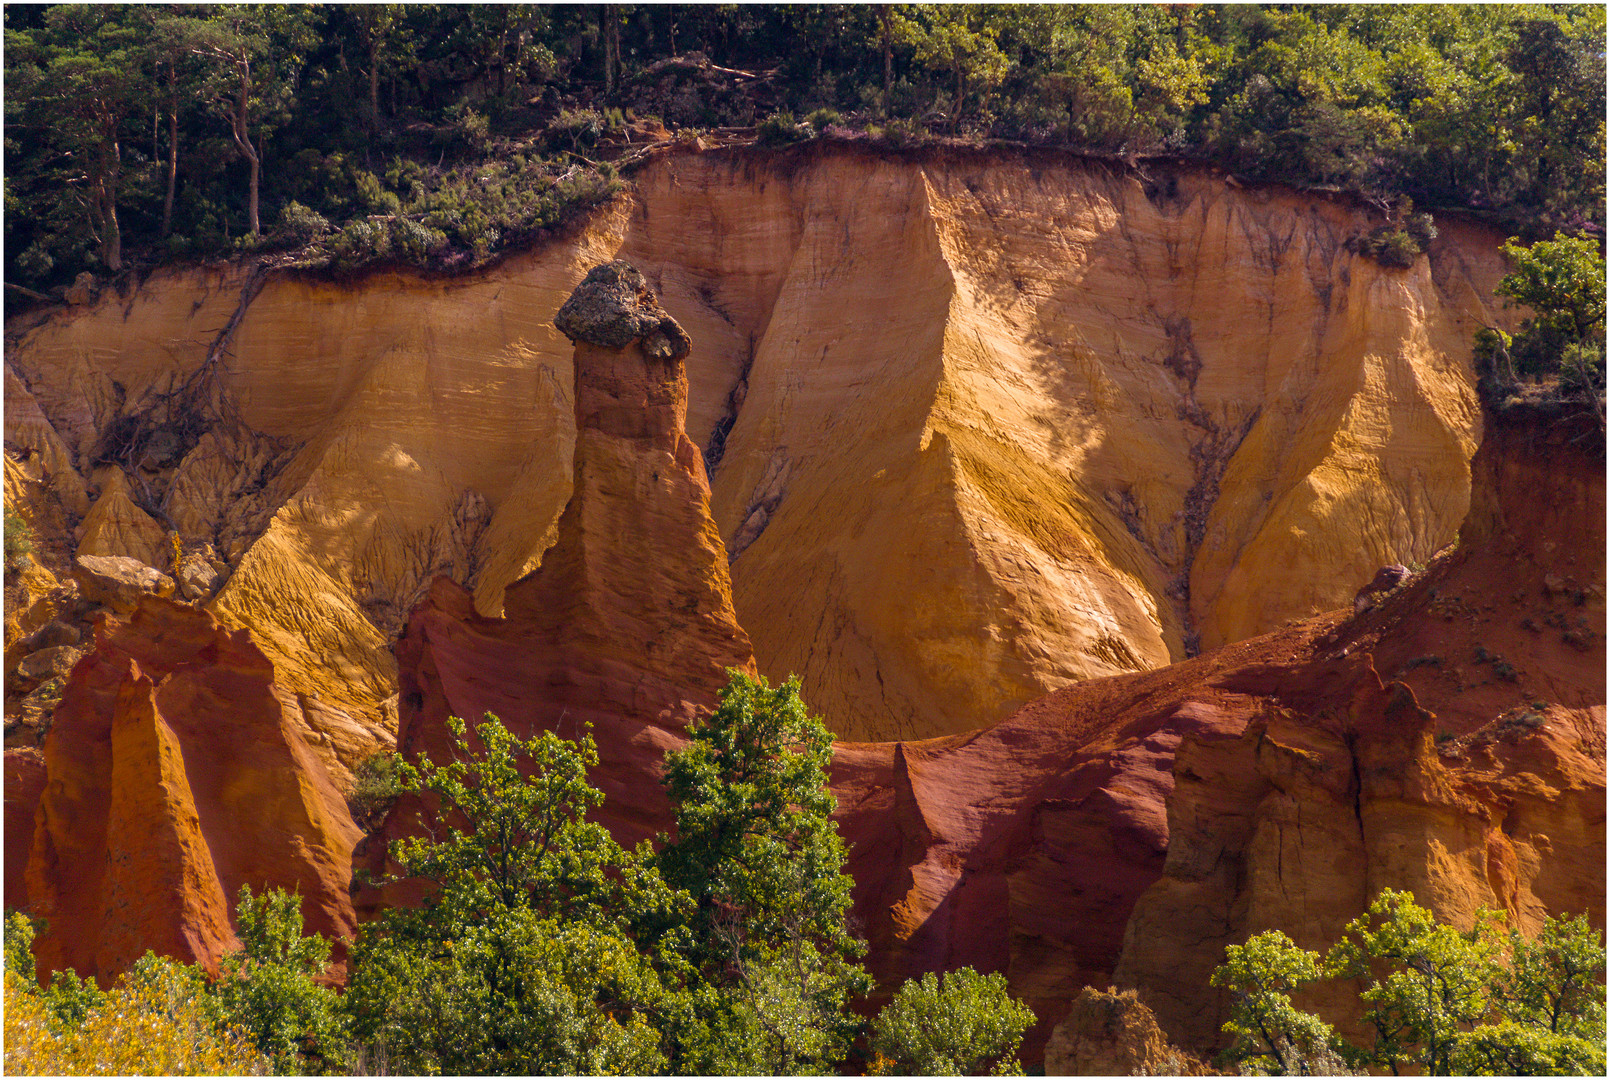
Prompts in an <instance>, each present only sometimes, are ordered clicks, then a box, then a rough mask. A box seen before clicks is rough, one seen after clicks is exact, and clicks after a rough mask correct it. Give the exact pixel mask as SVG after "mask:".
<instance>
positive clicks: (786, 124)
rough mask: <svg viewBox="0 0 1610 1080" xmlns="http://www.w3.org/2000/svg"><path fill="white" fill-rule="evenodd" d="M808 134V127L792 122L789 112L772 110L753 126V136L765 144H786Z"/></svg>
mask: <svg viewBox="0 0 1610 1080" xmlns="http://www.w3.org/2000/svg"><path fill="white" fill-rule="evenodd" d="M808 135H809V131H808V129H806V128H804V127H803V126H802V125H800V124H796V123H795V122H794V114H793V113H791V112H787V111H783V112H774V113H772V114H771V115H770V116H768V117H766V119H764V120H762V121H761V122H760V123H759V124H758V125H756V127H755V138H757V139H759V140H760V141H761V142H762V143H764V144H765V145H767V146H787V145H789V144H790V143H797V142H799V141H800V140H802V139H805V138H807V137H808Z"/></svg>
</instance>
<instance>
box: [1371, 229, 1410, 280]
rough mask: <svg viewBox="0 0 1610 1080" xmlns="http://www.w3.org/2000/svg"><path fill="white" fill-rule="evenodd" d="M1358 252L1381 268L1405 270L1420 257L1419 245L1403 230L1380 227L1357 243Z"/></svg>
mask: <svg viewBox="0 0 1610 1080" xmlns="http://www.w3.org/2000/svg"><path fill="white" fill-rule="evenodd" d="M1358 251H1359V254H1361V255H1367V256H1369V257H1370V258H1372V259H1374V260H1375V261H1376V262H1378V263H1380V264H1381V265H1382V266H1391V267H1394V268H1396V269H1399V270H1406V269H1408V268H1409V267H1411V266H1413V265H1414V260H1415V259H1417V258H1419V257H1420V251H1421V248H1420V245H1419V243H1418V242H1416V240H1415V239H1414V237H1412V236H1410V235H1409V234H1408V233H1407V232H1405V231H1404V230H1403V229H1394V228H1390V227H1387V226H1382V227H1381V228H1379V229H1376V230H1375V231H1373V232H1371V233H1370V234H1369V236H1367V237H1364V238H1363V239H1361V240H1360V241H1359V242H1358Z"/></svg>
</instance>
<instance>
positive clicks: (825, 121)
mask: <svg viewBox="0 0 1610 1080" xmlns="http://www.w3.org/2000/svg"><path fill="white" fill-rule="evenodd" d="M805 122H806V123H807V124H809V125H810V126H811V127H812V129H814V130H815V131H816V132H817V133H821V132H823V131H826V130H827V129H828V127H830V126H831V125H833V124H842V123H844V117H843V115H842V114H841V113H840V112H839V111H838V110H837V109H817V110H815V111H814V112H812V113H811V114H810V115H809V116H807V117H806V118H805Z"/></svg>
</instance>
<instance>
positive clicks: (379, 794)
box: [347, 753, 403, 831]
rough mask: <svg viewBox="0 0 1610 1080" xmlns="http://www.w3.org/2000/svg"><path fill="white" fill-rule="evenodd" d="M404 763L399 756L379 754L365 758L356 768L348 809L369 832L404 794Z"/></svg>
mask: <svg viewBox="0 0 1610 1080" xmlns="http://www.w3.org/2000/svg"><path fill="white" fill-rule="evenodd" d="M402 763H403V760H402V756H401V755H399V754H396V753H379V754H371V755H370V756H369V757H366V758H364V759H363V760H362V761H360V762H358V764H357V766H356V767H355V768H353V770H352V791H351V793H349V794H348V795H347V806H348V808H350V809H351V811H352V819H353V820H354V821H356V822H357V823H358V824H359V825H360V826H361V827H362V828H363V829H364V830H365V831H368V830H370V829H373V828H374V827H375V825H377V824H378V823H379V822H380V819H381V818H383V817H385V815H386V814H387V813H389V812H390V810H391V808H392V806H393V805H394V804H395V803H396V802H397V797H398V796H399V795H401V794H402V792H403V785H402V778H401V773H400V770H401V767H402Z"/></svg>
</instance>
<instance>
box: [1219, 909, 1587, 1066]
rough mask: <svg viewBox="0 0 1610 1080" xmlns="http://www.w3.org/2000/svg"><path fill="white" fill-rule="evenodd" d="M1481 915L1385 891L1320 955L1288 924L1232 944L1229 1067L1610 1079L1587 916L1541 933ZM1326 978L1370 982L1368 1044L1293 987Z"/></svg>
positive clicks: (1224, 982)
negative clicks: (1454, 921) (1298, 998)
mask: <svg viewBox="0 0 1610 1080" xmlns="http://www.w3.org/2000/svg"><path fill="white" fill-rule="evenodd" d="M1502 922H1503V917H1502V916H1501V915H1500V914H1499V913H1498V912H1495V911H1490V910H1487V909H1482V910H1479V911H1478V912H1477V913H1476V915H1475V918H1474V920H1473V922H1472V924H1471V926H1470V928H1469V929H1468V930H1461V929H1459V928H1457V927H1455V926H1451V925H1449V924H1447V923H1443V922H1440V921H1439V920H1437V918H1436V917H1435V916H1434V915H1433V914H1432V913H1431V912H1430V911H1427V910H1426V909H1425V908H1423V907H1421V906H1419V905H1418V904H1416V903H1415V902H1414V897H1413V895H1412V894H1410V893H1407V892H1397V891H1394V890H1392V889H1384V890H1382V892H1381V893H1380V895H1379V896H1377V897H1376V899H1375V901H1374V902H1373V903H1372V904H1371V905H1370V907H1369V909H1368V910H1367V911H1365V912H1364V913H1363V914H1362V915H1360V916H1359V917H1358V918H1356V919H1354V920H1353V921H1352V922H1350V923H1348V924H1347V927H1346V928H1345V930H1344V931H1343V933H1342V938H1341V940H1340V941H1338V942H1337V943H1336V944H1335V945H1334V946H1333V947H1332V948H1331V949H1330V951H1329V952H1328V953H1327V954H1326V955H1325V956H1324V957H1323V959H1322V958H1321V957H1320V955H1319V954H1318V953H1315V952H1311V951H1309V950H1306V949H1302V948H1299V947H1298V946H1297V945H1296V944H1295V943H1294V942H1293V941H1292V940H1291V939H1290V938H1288V937H1287V936H1286V935H1285V934H1283V933H1281V932H1280V931H1278V930H1269V931H1265V932H1263V933H1260V934H1254V935H1253V936H1252V937H1251V938H1249V939H1248V941H1247V942H1246V944H1245V945H1232V946H1230V947H1229V948H1227V949H1226V950H1225V953H1226V955H1225V962H1224V963H1223V964H1222V965H1221V966H1220V967H1219V968H1218V969H1217V970H1216V971H1215V972H1214V973H1213V978H1212V984H1213V985H1214V986H1217V987H1222V988H1224V989H1226V990H1228V991H1229V992H1230V1019H1229V1020H1228V1021H1227V1022H1226V1023H1225V1025H1224V1031H1225V1034H1227V1035H1229V1036H1230V1037H1231V1040H1230V1045H1229V1047H1228V1048H1227V1049H1226V1051H1225V1053H1224V1058H1225V1060H1226V1061H1227V1062H1230V1063H1234V1064H1236V1065H1238V1066H1239V1067H1240V1068H1242V1069H1246V1070H1250V1071H1251V1072H1253V1073H1257V1074H1262V1075H1322V1074H1325V1073H1331V1072H1335V1071H1336V1070H1337V1068H1338V1067H1340V1066H1342V1065H1344V1064H1345V1065H1348V1066H1352V1067H1355V1068H1356V1067H1361V1066H1373V1067H1377V1068H1384V1069H1389V1070H1391V1072H1392V1073H1393V1074H1398V1073H1399V1072H1400V1071H1401V1070H1403V1069H1409V1070H1412V1071H1414V1072H1418V1073H1420V1074H1421V1075H1426V1076H1461V1075H1463V1076H1542V1075H1589V1076H1592V1075H1602V1074H1603V1072H1604V1067H1605V1052H1604V1038H1605V1027H1604V1022H1605V988H1604V972H1605V954H1604V946H1603V942H1602V939H1601V937H1600V935H1599V934H1598V933H1596V932H1595V931H1594V930H1593V929H1592V928H1591V927H1590V926H1589V925H1588V921H1587V918H1586V917H1585V916H1577V917H1575V918H1560V919H1556V918H1552V917H1551V918H1548V919H1545V920H1544V923H1543V926H1542V929H1541V930H1540V931H1539V933H1538V934H1537V936H1536V937H1535V938H1531V939H1528V938H1526V937H1524V936H1523V935H1521V934H1520V933H1519V932H1518V931H1516V930H1514V929H1511V930H1509V932H1508V934H1507V935H1505V934H1503V933H1501V932H1500V927H1501V924H1502ZM1321 979H1337V980H1350V981H1352V982H1353V985H1355V986H1359V987H1362V989H1361V990H1360V991H1359V1001H1360V1003H1361V1004H1362V1005H1363V1023H1364V1027H1365V1029H1366V1031H1367V1032H1369V1033H1370V1042H1369V1043H1368V1044H1367V1045H1363V1046H1355V1045H1353V1044H1351V1043H1349V1042H1348V1041H1347V1040H1345V1039H1342V1038H1340V1037H1339V1036H1338V1035H1337V1034H1336V1032H1335V1030H1334V1029H1333V1028H1332V1027H1331V1026H1330V1025H1329V1024H1327V1023H1326V1022H1325V1021H1323V1020H1322V1019H1320V1018H1319V1017H1317V1016H1314V1015H1312V1014H1310V1013H1305V1012H1302V1011H1300V1010H1298V1009H1297V1008H1296V1007H1295V1006H1294V1005H1293V1003H1292V998H1291V995H1292V994H1293V993H1296V992H1299V991H1301V990H1302V989H1303V988H1305V987H1307V986H1309V985H1310V984H1313V983H1316V982H1318V981H1320V980H1321Z"/></svg>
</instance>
